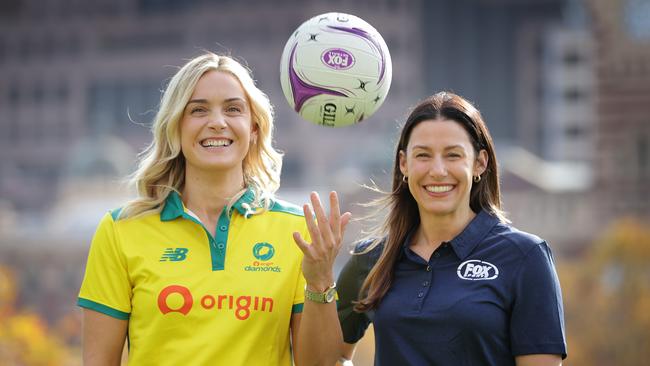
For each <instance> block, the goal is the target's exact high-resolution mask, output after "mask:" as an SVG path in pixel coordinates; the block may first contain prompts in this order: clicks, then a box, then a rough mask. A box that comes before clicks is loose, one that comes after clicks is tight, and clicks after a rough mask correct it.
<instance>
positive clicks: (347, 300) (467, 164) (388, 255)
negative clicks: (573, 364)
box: [338, 92, 566, 366]
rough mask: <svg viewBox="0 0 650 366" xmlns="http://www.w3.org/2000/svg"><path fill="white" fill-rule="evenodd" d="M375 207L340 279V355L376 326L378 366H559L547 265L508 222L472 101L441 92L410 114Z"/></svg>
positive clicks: (557, 316) (556, 303) (558, 326)
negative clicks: (374, 224) (378, 214)
mask: <svg viewBox="0 0 650 366" xmlns="http://www.w3.org/2000/svg"><path fill="white" fill-rule="evenodd" d="M383 202H384V204H385V206H383V207H385V208H387V209H388V211H387V215H386V218H385V221H384V223H383V225H382V226H381V227H380V228H379V229H378V230H379V232H378V235H376V238H375V239H369V240H365V241H362V242H361V243H360V244H358V245H357V246H356V248H355V250H354V255H353V256H352V257H351V259H350V261H349V262H348V263H347V264H346V266H345V268H344V269H343V271H342V272H341V275H340V278H339V281H338V283H339V288H340V306H339V319H340V321H341V325H342V328H343V333H344V340H345V342H346V345H345V351H344V354H343V355H342V356H343V357H344V358H346V359H350V358H351V356H352V353H353V350H354V344H355V343H356V342H357V341H358V340H359V339H360V338H361V337H362V336H363V334H364V332H365V330H366V328H367V327H368V325H369V324H370V323H371V322H372V323H373V326H374V332H375V349H376V352H375V364H376V365H450V366H460V365H481V366H488V365H494V366H507V365H517V366H533V365H535V366H551V365H553V366H556V365H561V363H562V359H563V358H565V357H566V341H565V336H564V321H563V310H562V296H561V291H560V284H559V281H558V277H557V274H556V271H555V267H554V263H553V256H552V254H551V251H550V248H549V246H548V245H547V243H546V242H545V241H544V240H543V239H540V238H539V237H537V236H535V235H532V234H528V233H525V232H522V231H519V230H517V229H515V228H514V227H512V226H510V225H509V224H508V220H507V219H506V218H505V215H504V213H503V211H502V210H501V199H500V191H499V176H498V171H497V162H496V156H495V150H494V144H493V142H492V138H491V136H490V134H489V131H488V129H487V127H486V125H485V123H484V122H483V119H482V117H481V115H480V113H479V111H478V110H477V109H476V108H475V107H474V106H473V105H472V104H471V103H469V102H468V101H466V100H465V99H463V98H461V97H459V96H457V95H454V94H451V93H445V92H442V93H438V94H435V95H433V96H431V97H429V98H427V99H426V100H424V101H422V102H421V103H420V104H419V105H417V106H416V107H415V108H414V110H413V111H412V112H411V114H410V116H409V117H408V119H407V121H406V123H405V125H404V127H403V129H402V132H401V137H400V140H399V143H398V145H397V149H396V153H395V165H394V173H393V187H392V192H390V193H389V194H387V195H386V197H385V199H384V200H383Z"/></svg>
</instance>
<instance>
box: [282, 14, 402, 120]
mask: <svg viewBox="0 0 650 366" xmlns="http://www.w3.org/2000/svg"><path fill="white" fill-rule="evenodd" d="M392 72H393V71H392V64H391V59H390V53H389V52H388V47H387V46H386V42H384V39H383V38H382V37H381V35H380V34H379V32H377V30H375V28H373V27H372V26H371V25H370V24H368V23H367V22H365V21H364V20H363V19H361V18H359V17H356V16H354V15H349V14H344V13H326V14H321V15H318V16H315V17H313V18H311V19H309V20H308V21H306V22H304V23H303V24H301V25H300V27H298V29H297V30H296V31H295V32H294V33H293V35H292V36H291V37H290V38H289V40H288V41H287V44H286V46H285V47H284V52H283V53H282V60H281V64H280V82H281V84H282V91H283V92H284V96H285V97H286V98H287V101H288V102H289V105H290V106H291V108H293V109H294V110H295V111H296V112H297V113H298V114H299V115H300V116H302V117H303V118H304V119H306V120H308V121H310V122H313V123H316V124H319V125H324V126H330V127H340V126H347V125H351V124H354V123H357V122H360V121H362V120H364V119H367V118H368V117H370V116H371V115H372V114H373V113H375V112H376V111H377V109H378V108H379V107H380V106H381V104H382V103H383V102H384V100H385V99H386V95H387V94H388V90H389V89H390V83H391V79H392Z"/></svg>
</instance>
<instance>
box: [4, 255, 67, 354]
mask: <svg viewBox="0 0 650 366" xmlns="http://www.w3.org/2000/svg"><path fill="white" fill-rule="evenodd" d="M15 302H16V286H15V281H14V277H13V274H12V272H11V271H9V270H8V269H6V268H3V267H2V266H0V365H7V366H12V365H27V366H58V365H74V364H79V362H78V360H76V359H75V357H73V356H71V352H70V351H69V349H68V347H67V346H66V344H65V343H64V341H63V340H62V339H61V337H59V336H57V335H56V334H53V333H52V332H51V331H50V330H49V329H48V326H47V324H46V323H45V322H44V321H43V320H42V318H40V317H39V316H38V315H37V314H34V313H31V312H29V311H19V310H17V309H16V308H15ZM77 359H78V357H77Z"/></svg>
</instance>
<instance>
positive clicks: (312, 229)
mask: <svg viewBox="0 0 650 366" xmlns="http://www.w3.org/2000/svg"><path fill="white" fill-rule="evenodd" d="M302 212H303V213H304V214H305V222H306V223H307V230H309V235H310V236H311V240H312V244H315V243H320V242H321V241H322V238H321V233H320V231H319V229H318V225H316V221H314V214H313V213H312V211H311V207H309V205H307V204H304V205H303V206H302Z"/></svg>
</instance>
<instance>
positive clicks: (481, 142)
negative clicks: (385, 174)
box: [355, 92, 508, 312]
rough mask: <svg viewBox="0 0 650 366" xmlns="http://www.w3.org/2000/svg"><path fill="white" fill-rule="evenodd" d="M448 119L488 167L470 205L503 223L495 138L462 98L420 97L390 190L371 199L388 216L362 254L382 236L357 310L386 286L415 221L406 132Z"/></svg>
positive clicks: (447, 95) (363, 308) (372, 301)
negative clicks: (405, 164) (404, 161)
mask: <svg viewBox="0 0 650 366" xmlns="http://www.w3.org/2000/svg"><path fill="white" fill-rule="evenodd" d="M435 119H442V120H452V121H455V122H457V123H458V124H460V125H461V126H462V127H463V128H464V129H465V130H466V131H467V133H468V134H469V138H470V141H471V143H472V146H473V148H474V152H475V155H476V156H478V152H479V151H481V150H485V151H486V152H487V156H488V162H487V168H486V169H485V172H484V174H483V177H482V178H481V180H480V181H479V182H478V183H475V182H474V183H473V184H472V188H471V192H470V202H469V205H470V208H471V209H472V211H474V212H479V211H481V210H485V211H487V212H489V213H491V214H492V215H494V216H496V217H498V218H499V219H500V220H501V221H503V222H507V221H508V220H507V219H506V217H505V215H504V213H503V211H501V194H500V189H499V174H498V171H497V161H496V155H495V151H494V143H493V142H492V137H491V136H490V132H489V131H488V129H487V126H486V125H485V122H483V118H482V117H481V113H480V112H479V111H478V110H477V109H476V108H475V107H474V106H473V105H472V104H471V103H470V102H468V101H467V100H465V99H463V98H462V97H460V96H458V95H455V94H452V93H448V92H440V93H437V94H434V95H432V96H430V97H428V98H427V99H425V100H423V101H421V102H420V103H419V104H418V105H417V106H416V107H415V108H414V109H413V111H412V112H411V114H410V115H409V116H408V118H407V119H406V123H405V124H404V126H403V127H402V132H401V136H400V139H399V142H398V144H397V148H396V149H395V162H394V166H393V189H392V191H391V192H390V193H388V194H387V195H386V196H385V197H384V198H383V199H380V200H378V201H376V202H377V203H380V204H381V205H382V206H383V207H382V208H388V215H387V217H386V218H385V220H384V222H383V224H382V225H381V226H380V227H379V229H378V230H377V231H378V233H376V234H379V235H378V237H379V238H378V239H375V242H374V243H373V244H372V245H370V246H369V247H368V248H367V249H365V250H364V251H363V253H367V252H368V251H370V250H372V248H374V247H375V246H376V245H378V244H379V242H380V241H384V249H383V252H382V254H381V256H380V257H379V259H378V260H377V263H376V264H375V266H374V267H373V268H372V270H371V271H370V273H369V274H368V277H367V278H366V280H365V281H364V283H363V286H362V287H361V292H360V297H361V298H360V300H359V302H358V303H357V304H356V305H355V310H356V311H360V312H363V311H368V310H371V309H374V308H376V307H377V305H378V304H379V302H380V301H381V299H382V298H383V297H384V295H385V294H386V292H388V289H389V288H390V286H391V283H392V280H393V271H394V266H395V262H396V261H397V258H398V256H399V251H400V250H401V247H402V243H403V242H404V240H405V239H406V236H407V235H408V233H409V232H410V231H412V230H413V229H414V228H416V227H417V226H418V225H419V224H420V214H419V211H418V205H417V202H416V201H415V199H414V198H413V196H412V195H411V192H410V191H409V188H408V184H406V183H405V182H404V181H403V175H402V172H401V171H400V168H399V161H400V157H399V156H400V151H404V152H405V151H406V148H407V146H408V143H409V139H410V137H411V132H412V131H413V129H414V128H415V126H417V125H418V124H419V123H420V122H422V121H427V120H435Z"/></svg>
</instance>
